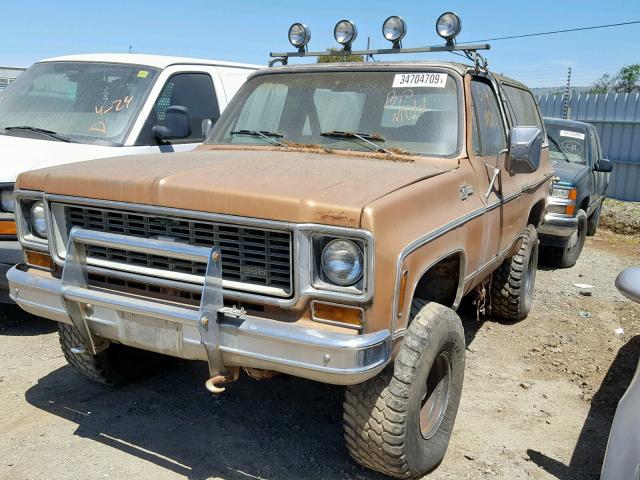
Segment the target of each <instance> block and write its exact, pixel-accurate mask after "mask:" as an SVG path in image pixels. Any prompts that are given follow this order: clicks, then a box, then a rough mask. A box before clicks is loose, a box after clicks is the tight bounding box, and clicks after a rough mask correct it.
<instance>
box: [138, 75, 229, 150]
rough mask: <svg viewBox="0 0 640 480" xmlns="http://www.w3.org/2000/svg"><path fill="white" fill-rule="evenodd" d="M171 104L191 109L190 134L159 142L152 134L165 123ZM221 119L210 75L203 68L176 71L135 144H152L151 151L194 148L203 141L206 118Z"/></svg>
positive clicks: (157, 100)
mask: <svg viewBox="0 0 640 480" xmlns="http://www.w3.org/2000/svg"><path fill="white" fill-rule="evenodd" d="M171 106H182V107H186V108H187V109H188V110H189V115H190V119H191V135H189V136H188V137H187V138H179V139H172V140H169V141H159V140H158V139H157V138H156V137H155V136H154V135H153V132H152V130H153V127H154V126H155V125H161V126H162V125H163V124H164V119H165V113H166V111H167V109H168V108H169V107H171ZM218 118H220V106H219V103H218V97H217V95H216V89H215V86H214V80H213V78H212V76H211V74H210V73H209V72H207V71H204V70H202V71H196V70H194V71H182V72H177V73H173V74H171V75H170V76H169V78H168V79H167V80H166V81H165V83H164V85H163V87H162V90H161V91H160V93H159V94H158V96H157V97H156V98H155V99H154V101H153V104H152V108H151V111H150V112H149V114H148V117H147V119H146V122H145V123H144V125H143V127H142V129H141V131H140V134H139V135H138V139H137V141H136V145H149V146H150V151H151V152H180V151H188V150H193V149H194V148H195V147H196V146H197V145H199V144H200V143H202V142H203V141H204V133H203V131H202V122H203V120H205V119H209V120H211V122H212V123H215V122H216V121H217V120H218Z"/></svg>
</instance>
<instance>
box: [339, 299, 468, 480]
mask: <svg viewBox="0 0 640 480" xmlns="http://www.w3.org/2000/svg"><path fill="white" fill-rule="evenodd" d="M411 313H412V321H411V323H410V325H409V328H408V329H407V331H406V334H405V337H404V339H403V340H402V345H401V347H400V351H399V352H398V355H397V357H396V358H395V361H394V363H393V364H392V365H389V366H388V367H387V368H386V369H385V370H384V371H383V372H382V373H380V374H379V375H378V376H377V377H375V378H372V379H371V380H369V381H367V382H365V383H362V384H360V385H352V386H349V387H347V389H346V393H345V399H344V416H343V420H344V422H343V425H344V435H345V441H346V445H347V450H348V451H349V454H350V455H351V456H352V457H353V458H354V459H355V460H356V461H357V462H358V463H360V464H361V465H363V466H365V467H367V468H370V469H372V470H376V471H378V472H381V473H384V474H385V475H389V476H392V477H396V478H412V477H416V476H419V475H422V474H424V473H426V472H428V471H429V470H432V469H433V468H434V467H436V466H437V465H438V464H439V463H440V462H441V461H442V459H443V458H444V455H445V452H446V451H447V447H448V445H449V439H450V438H451V432H452V430H453V424H454V422H455V418H456V414H457V412H458V405H459V403H460V395H461V393H462V383H463V380H464V355H465V339H464V330H463V328H462V322H461V321H460V317H458V315H457V314H456V313H455V312H454V311H453V310H451V309H450V308H447V307H444V306H442V305H439V304H437V303H426V302H423V301H421V300H416V301H414V302H413V305H412V309H411Z"/></svg>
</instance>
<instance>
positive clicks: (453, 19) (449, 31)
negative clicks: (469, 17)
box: [436, 12, 462, 44]
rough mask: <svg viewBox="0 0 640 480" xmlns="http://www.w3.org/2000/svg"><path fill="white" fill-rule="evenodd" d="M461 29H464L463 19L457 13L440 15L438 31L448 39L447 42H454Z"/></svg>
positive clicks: (437, 24) (437, 23)
mask: <svg viewBox="0 0 640 480" xmlns="http://www.w3.org/2000/svg"><path fill="white" fill-rule="evenodd" d="M460 30H462V21H461V20H460V17H459V16H458V15H456V14H455V13H453V12H447V13H443V14H442V15H440V17H438V21H437V22H436V32H438V35H440V36H441V37H442V38H444V39H445V40H446V41H447V44H453V39H454V38H455V37H456V36H457V35H458V34H459V33H460Z"/></svg>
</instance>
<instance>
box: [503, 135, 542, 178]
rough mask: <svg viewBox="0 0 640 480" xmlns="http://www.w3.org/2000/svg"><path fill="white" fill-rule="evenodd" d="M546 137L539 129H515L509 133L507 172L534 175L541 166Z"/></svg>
mask: <svg viewBox="0 0 640 480" xmlns="http://www.w3.org/2000/svg"><path fill="white" fill-rule="evenodd" d="M543 142H544V135H543V134H542V130H540V129H539V128H538V127H513V128H512V129H511V132H509V152H508V153H507V165H506V167H507V170H508V171H509V173H510V174H512V175H514V174H517V173H532V172H535V171H536V170H537V169H538V167H539V166H540V156H541V154H542V143H543Z"/></svg>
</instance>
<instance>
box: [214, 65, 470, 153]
mask: <svg viewBox="0 0 640 480" xmlns="http://www.w3.org/2000/svg"><path fill="white" fill-rule="evenodd" d="M460 103H461V102H460V99H459V92H458V86H457V83H456V81H455V79H454V78H453V77H452V76H451V75H447V74H446V73H443V72H437V71H429V72H420V73H396V72H374V71H367V72H354V71H343V72H318V73H285V74H272V75H269V74H267V75H261V76H258V77H256V78H254V79H253V80H250V81H249V82H248V83H247V84H246V85H245V87H244V88H243V89H242V90H241V91H240V92H239V93H238V95H237V96H236V98H235V100H234V102H233V103H232V105H231V106H230V107H229V108H228V109H227V111H226V113H225V114H224V115H223V116H222V118H221V119H220V121H219V122H218V124H217V125H216V127H215V128H214V130H213V132H212V133H211V135H210V136H209V138H208V139H207V143H209V144H251V145H272V144H274V142H273V140H274V139H275V140H277V141H278V142H280V143H282V144H284V145H288V144H303V145H319V146H321V147H323V148H331V149H344V150H346V149H351V150H362V151H364V150H380V151H387V152H389V151H391V150H389V149H396V151H398V150H399V151H401V152H406V153H413V154H418V155H429V156H450V155H453V154H455V153H456V152H457V151H458V147H459V123H460V118H459V113H458V112H459V104H460ZM354 134H355V135H354ZM266 137H268V138H266ZM270 139H271V141H270Z"/></svg>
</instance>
